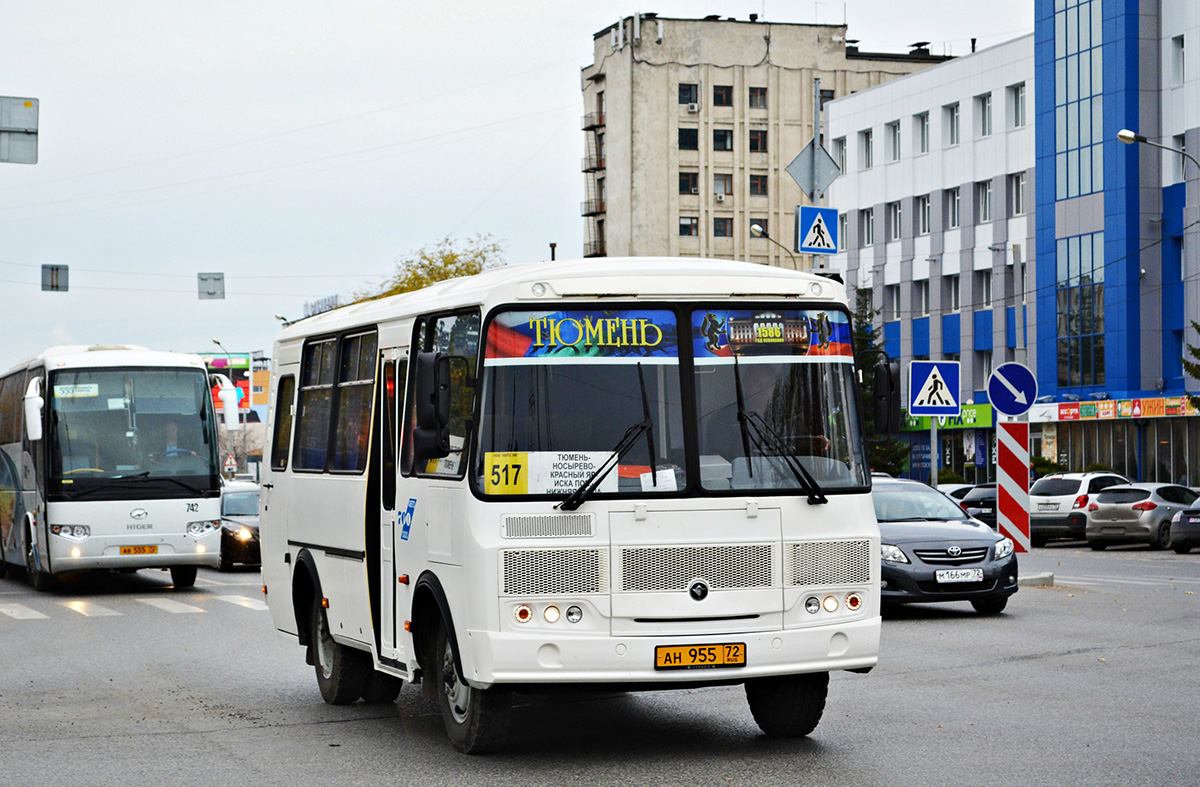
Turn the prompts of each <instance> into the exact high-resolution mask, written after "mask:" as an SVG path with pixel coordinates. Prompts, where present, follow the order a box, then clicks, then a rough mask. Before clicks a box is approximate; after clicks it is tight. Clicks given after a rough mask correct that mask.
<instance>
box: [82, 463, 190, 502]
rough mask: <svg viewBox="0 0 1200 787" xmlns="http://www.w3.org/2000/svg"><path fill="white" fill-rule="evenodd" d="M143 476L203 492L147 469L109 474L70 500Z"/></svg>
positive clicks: (139, 478)
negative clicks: (100, 481) (132, 472)
mask: <svg viewBox="0 0 1200 787" xmlns="http://www.w3.org/2000/svg"><path fill="white" fill-rule="evenodd" d="M145 478H153V480H155V481H169V482H170V483H172V484H176V485H177V486H181V487H183V488H184V489H186V490H188V491H189V492H195V493H196V494H198V495H199V494H204V490H203V489H201V488H200V487H198V486H194V485H192V484H189V483H188V482H187V481H181V480H180V479H178V478H173V477H171V476H151V475H150V471H149V470H147V471H146V472H144V473H134V474H133V475H114V476H110V477H109V478H106V479H104V480H105V481H107V482H108V483H106V484H97V485H96V486H93V487H91V488H90V489H85V490H83V491H82V492H78V493H76V494H73V495H70V498H71V499H72V500H80V499H82V498H84V497H87V496H88V495H90V494H92V493H93V492H97V491H99V490H101V489H108V488H109V487H112V486H116V482H120V481H134V480H142V479H145ZM64 493H65V492H64Z"/></svg>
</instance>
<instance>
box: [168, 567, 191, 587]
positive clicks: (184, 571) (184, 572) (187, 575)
mask: <svg viewBox="0 0 1200 787" xmlns="http://www.w3.org/2000/svg"><path fill="white" fill-rule="evenodd" d="M171 584H173V585H175V589H176V590H183V589H184V588H190V587H191V586H193V585H195V584H196V567H195V566H171Z"/></svg>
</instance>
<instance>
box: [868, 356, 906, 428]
mask: <svg viewBox="0 0 1200 787" xmlns="http://www.w3.org/2000/svg"><path fill="white" fill-rule="evenodd" d="M874 383H875V385H874V388H875V390H874V391H872V395H871V399H872V405H873V406H874V413H875V433H876V434H878V435H887V436H889V437H895V436H896V435H897V434H899V433H900V362H899V361H889V360H884V359H880V360H879V361H878V362H877V363H876V364H875V380H874Z"/></svg>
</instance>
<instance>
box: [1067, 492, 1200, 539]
mask: <svg viewBox="0 0 1200 787" xmlns="http://www.w3.org/2000/svg"><path fill="white" fill-rule="evenodd" d="M1197 497H1198V495H1197V494H1196V493H1195V492H1193V491H1192V490H1190V489H1188V488H1187V487H1186V486H1179V485H1177V484H1123V485H1121V486H1110V487H1109V488H1107V489H1105V490H1104V491H1103V492H1100V493H1099V494H1098V495H1096V497H1095V499H1094V500H1093V501H1092V502H1091V503H1090V504H1089V505H1088V507H1087V542H1088V546H1089V547H1091V548H1092V549H1096V550H1100V549H1104V548H1105V547H1107V546H1108V545H1109V544H1123V543H1131V542H1140V543H1145V544H1149V545H1150V548H1151V549H1166V548H1167V547H1169V546H1171V519H1172V518H1173V517H1174V516H1175V514H1176V513H1178V512H1179V511H1182V510H1183V509H1185V508H1188V507H1189V506H1190V505H1191V504H1192V503H1193V502H1194V501H1195V500H1196V498H1197Z"/></svg>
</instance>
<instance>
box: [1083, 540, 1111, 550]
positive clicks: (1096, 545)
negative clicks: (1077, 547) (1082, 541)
mask: <svg viewBox="0 0 1200 787" xmlns="http://www.w3.org/2000/svg"><path fill="white" fill-rule="evenodd" d="M1088 547H1089V548H1090V549H1094V550H1096V551H1097V552H1103V551H1104V550H1105V549H1107V548H1108V542H1106V541H1092V540H1091V539H1088Z"/></svg>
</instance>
